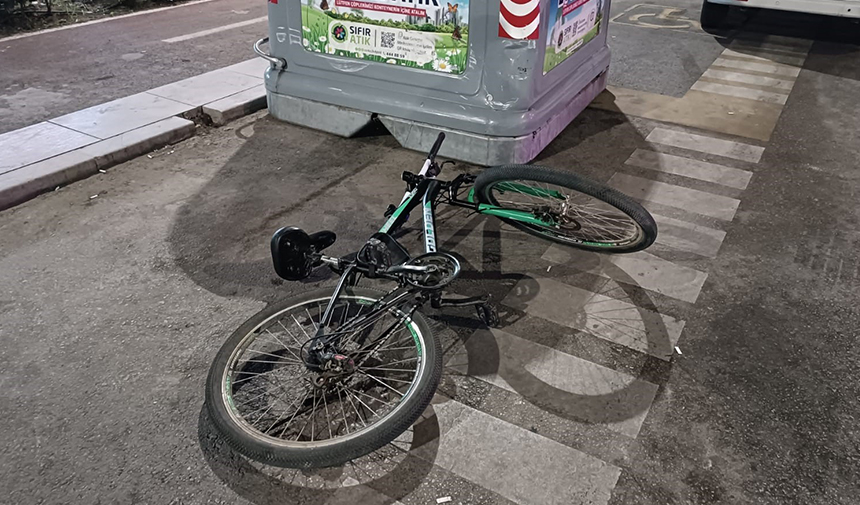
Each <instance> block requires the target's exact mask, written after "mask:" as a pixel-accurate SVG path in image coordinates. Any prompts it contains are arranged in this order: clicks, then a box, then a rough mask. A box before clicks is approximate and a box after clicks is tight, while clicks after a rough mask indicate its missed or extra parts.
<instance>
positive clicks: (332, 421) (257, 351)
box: [206, 288, 442, 468]
mask: <svg viewBox="0 0 860 505" xmlns="http://www.w3.org/2000/svg"><path fill="white" fill-rule="evenodd" d="M382 295H383V293H382V292H380V291H376V290H372V289H365V288H347V289H345V290H344V292H343V293H342V294H341V296H340V297H339V298H338V300H337V303H336V305H335V307H334V309H333V316H332V318H331V322H330V324H329V326H328V327H327V333H328V334H335V333H336V334H340V335H341V338H340V339H339V341H338V342H337V343H335V344H333V345H334V346H335V347H336V349H335V354H334V356H335V357H334V358H333V359H332V360H331V361H330V362H328V363H326V364H324V365H322V366H317V367H315V366H308V365H307V362H308V348H309V347H310V346H309V345H306V344H307V343H308V341H309V340H310V339H311V337H312V336H314V335H315V334H316V331H317V327H318V325H319V322H320V321H321V319H322V314H323V312H324V311H325V309H326V306H327V305H328V303H329V298H330V297H331V291H330V290H318V291H313V292H311V293H307V294H305V295H301V296H298V297H296V298H293V299H290V300H287V301H286V302H284V303H280V304H276V305H273V306H271V307H268V308H267V309H265V310H263V311H262V312H260V313H258V314H257V315H255V316H254V317H252V318H251V319H250V320H248V321H247V322H246V323H245V324H243V325H242V326H241V327H240V328H239V329H238V330H236V332H234V333H233V335H232V336H231V337H230V338H229V339H228V340H227V342H226V343H225V344H224V345H223V346H222V347H221V350H220V351H218V354H217V356H216V357H215V361H214V363H213V364H212V367H211V368H210V370H209V377H208V378H207V381H206V404H207V406H208V409H209V413H210V414H211V417H212V420H213V421H214V425H215V426H216V428H217V429H218V431H219V432H221V433H222V434H223V435H224V436H225V438H226V440H227V442H228V443H229V444H230V445H231V446H232V447H233V448H234V449H236V450H237V451H238V452H240V453H241V454H243V455H245V456H247V457H249V458H251V459H254V460H257V461H260V462H263V463H266V464H269V465H275V466H282V467H290V468H312V467H325V466H334V465H338V464H341V463H345V462H347V461H349V460H352V459H355V458H357V457H359V456H363V455H365V454H368V453H370V452H372V451H374V450H376V449H379V448H380V447H382V446H384V445H385V444H387V443H389V442H391V441H392V440H394V439H395V438H397V437H398V436H399V435H400V434H401V433H403V432H404V431H405V430H407V429H408V428H409V427H410V426H411V425H412V423H414V422H415V421H416V420H417V419H418V417H419V416H420V415H421V413H422V412H423V411H424V409H425V408H426V407H427V405H428V404H429V402H430V399H431V397H432V396H433V394H434V392H435V390H436V386H437V385H438V383H439V378H440V376H441V372H442V361H441V354H442V351H441V347H440V344H439V342H438V341H437V340H436V339H435V338H433V335H432V334H431V331H430V328H429V326H428V324H427V322H426V321H425V320H424V318H423V317H422V316H421V314H419V313H417V312H416V313H413V314H412V315H411V316H410V315H409V314H408V313H406V312H405V311H404V310H403V309H400V308H397V307H388V308H387V309H386V310H384V311H382V312H381V314H380V315H379V316H378V317H377V316H374V317H373V318H370V319H368V318H367V317H366V315H367V314H368V313H369V312H370V311H371V307H372V306H373V305H374V304H375V303H376V302H377V300H379V299H380V298H381V297H382ZM357 321H361V322H360V323H358V322H357ZM351 322H352V323H351ZM341 328H342V329H341Z"/></svg>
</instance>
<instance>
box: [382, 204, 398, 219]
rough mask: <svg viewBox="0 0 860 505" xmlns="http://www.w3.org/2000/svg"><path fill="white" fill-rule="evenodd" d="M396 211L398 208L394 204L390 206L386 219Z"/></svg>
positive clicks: (386, 212)
mask: <svg viewBox="0 0 860 505" xmlns="http://www.w3.org/2000/svg"><path fill="white" fill-rule="evenodd" d="M395 210H397V206H395V205H394V204H388V208H387V209H385V214H384V217H391V215H392V214H394V211H395Z"/></svg>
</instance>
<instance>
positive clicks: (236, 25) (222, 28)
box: [162, 16, 269, 44]
mask: <svg viewBox="0 0 860 505" xmlns="http://www.w3.org/2000/svg"><path fill="white" fill-rule="evenodd" d="M267 19H269V17H268V16H260V17H258V18H254V19H247V20H245V21H239V22H238V23H232V24H229V25H224V26H219V27H217V28H210V29H208V30H203V31H199V32H194V33H189V34H187V35H180V36H178V37H173V38H170V39H164V40H162V42H167V43H168V44H174V43H176V42H184V41H186V40H191V39H196V38H199V37H205V36H207V35H212V34H213V33H218V32H223V31H227V30H232V29H234V28H241V27H243V26H250V25H253V24H257V23H262V22H263V21H266V20H267Z"/></svg>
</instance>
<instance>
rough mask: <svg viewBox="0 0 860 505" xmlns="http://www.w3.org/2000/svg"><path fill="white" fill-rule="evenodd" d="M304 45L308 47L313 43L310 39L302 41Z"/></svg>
mask: <svg viewBox="0 0 860 505" xmlns="http://www.w3.org/2000/svg"><path fill="white" fill-rule="evenodd" d="M302 45H303V46H305V47H308V46H309V45H311V43H310V41H309V40H308V39H302Z"/></svg>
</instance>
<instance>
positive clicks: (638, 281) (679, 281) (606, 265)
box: [541, 233, 708, 303]
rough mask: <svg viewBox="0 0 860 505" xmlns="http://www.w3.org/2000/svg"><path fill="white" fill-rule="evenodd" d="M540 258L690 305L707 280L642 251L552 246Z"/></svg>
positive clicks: (680, 266)
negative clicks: (606, 251)
mask: <svg viewBox="0 0 860 505" xmlns="http://www.w3.org/2000/svg"><path fill="white" fill-rule="evenodd" d="M658 235H659V233H658ZM541 258H543V259H544V260H546V261H549V262H552V263H558V264H566V265H573V267H574V268H576V269H577V270H582V271H583V272H589V273H593V274H595V275H600V276H602V277H607V278H609V279H612V280H614V281H617V282H622V283H625V284H633V285H636V286H639V287H641V288H643V289H647V290H649V291H654V292H655V293H660V294H661V295H666V296H670V297H672V298H675V299H677V300H681V301H684V302H689V303H696V299H698V298H699V293H701V292H702V286H703V285H704V284H705V280H706V279H707V278H708V274H706V273H705V272H700V271H698V270H696V269H695V268H689V267H685V266H683V265H679V264H677V263H673V262H671V261H666V260H664V259H662V258H660V257H658V256H654V255H653V254H651V253H647V252H645V251H639V252H635V253H630V254H617V255H606V254H598V253H593V252H587V251H580V250H576V249H571V248H569V247H564V246H560V245H555V244H554V245H552V246H550V248H549V249H547V251H546V252H545V253H544V254H543V256H541Z"/></svg>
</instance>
